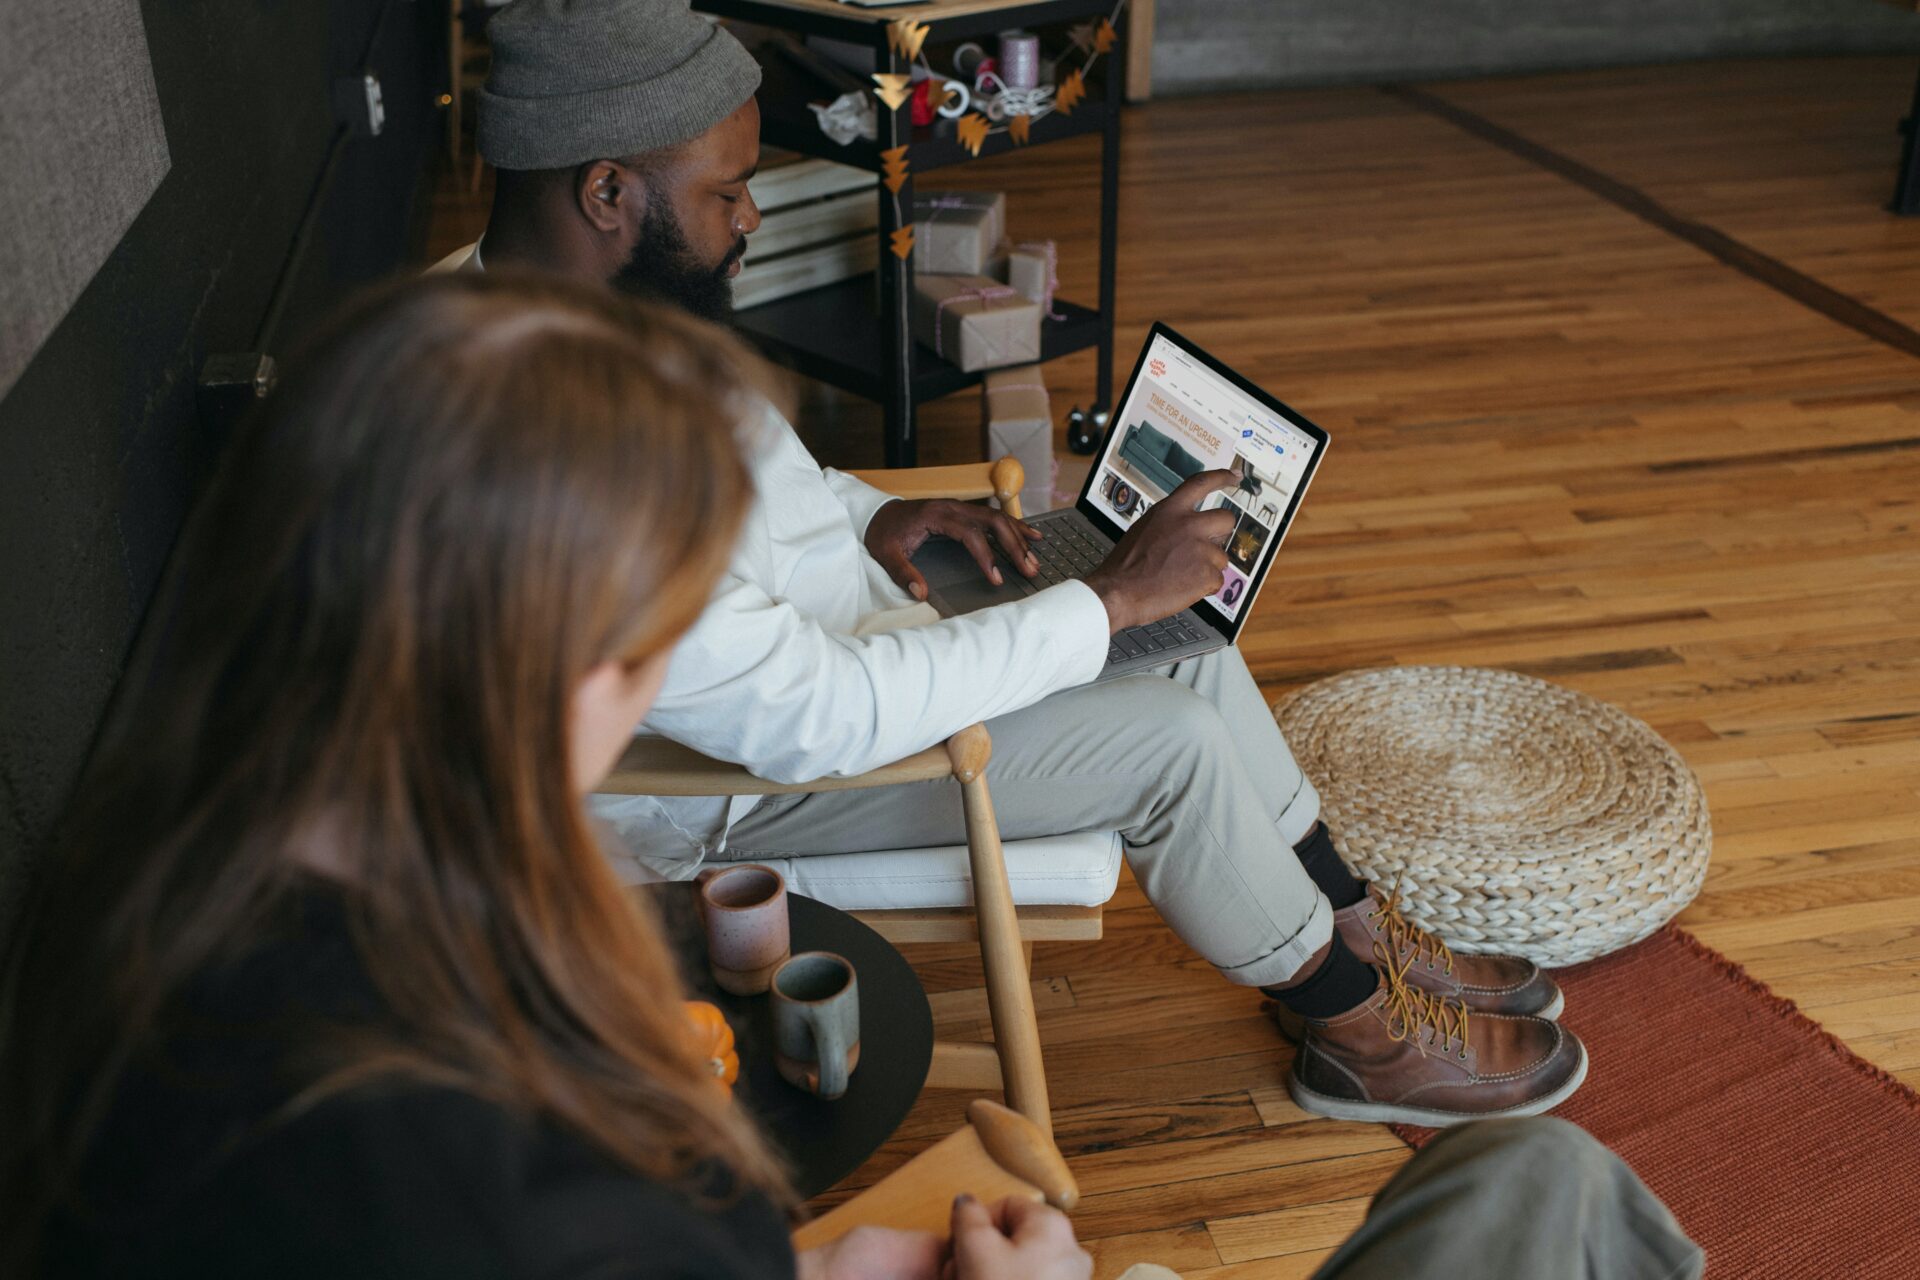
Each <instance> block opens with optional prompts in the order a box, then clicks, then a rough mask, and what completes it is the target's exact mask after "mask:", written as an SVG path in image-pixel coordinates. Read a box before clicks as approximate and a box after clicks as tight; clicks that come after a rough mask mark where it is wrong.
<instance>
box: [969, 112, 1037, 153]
mask: <svg viewBox="0 0 1920 1280" xmlns="http://www.w3.org/2000/svg"><path fill="white" fill-rule="evenodd" d="M1032 125H1033V117H1032V116H1015V117H1013V118H1012V119H1011V120H1009V121H1007V136H1008V137H1009V138H1012V139H1013V144H1014V145H1015V146H1017V147H1024V146H1026V145H1027V130H1028V129H1029V128H1031V127H1032ZM974 154H975V155H978V154H979V152H978V150H976V151H975V152H974Z"/></svg>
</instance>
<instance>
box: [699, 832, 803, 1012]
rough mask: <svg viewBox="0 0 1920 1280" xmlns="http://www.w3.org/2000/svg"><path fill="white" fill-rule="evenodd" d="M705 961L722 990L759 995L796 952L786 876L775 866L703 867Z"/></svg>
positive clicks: (702, 911) (701, 876)
mask: <svg viewBox="0 0 1920 1280" xmlns="http://www.w3.org/2000/svg"><path fill="white" fill-rule="evenodd" d="M700 918H701V920H702V921H703V922H704V923H705V925H706V927H707V967H708V968H709V969H710V970H712V972H713V980H714V981H715V982H716V983H718V984H719V986H720V989H721V990H722V991H729V992H732V993H733V994H734V995H736V996H757V995H759V994H761V993H762V992H764V991H765V990H766V989H767V984H768V983H769V982H771V981H772V980H773V971H774V970H775V969H778V968H779V967H780V966H781V965H782V964H784V963H785V962H786V959H787V957H788V956H790V955H792V954H793V942H792V935H791V930H790V926H789V924H788V922H787V882H786V881H785V880H784V879H782V878H781V875H780V873H779V872H778V871H775V870H774V869H773V868H772V867H759V866H754V865H752V864H748V865H745V866H738V867H710V868H708V869H707V870H705V871H702V872H701V873H700Z"/></svg>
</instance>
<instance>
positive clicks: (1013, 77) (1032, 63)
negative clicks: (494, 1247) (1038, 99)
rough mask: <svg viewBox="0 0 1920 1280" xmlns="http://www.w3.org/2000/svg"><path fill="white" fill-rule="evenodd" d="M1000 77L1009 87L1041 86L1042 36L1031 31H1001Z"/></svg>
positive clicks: (1028, 87)
mask: <svg viewBox="0 0 1920 1280" xmlns="http://www.w3.org/2000/svg"><path fill="white" fill-rule="evenodd" d="M1000 79H1001V80H1003V81H1005V82H1006V86H1007V88H1009V89H1036V88H1038V87H1039V86H1040V37H1039V36H1037V35H1034V34H1033V33H1032V32H1031V31H1002V32H1001V33H1000Z"/></svg>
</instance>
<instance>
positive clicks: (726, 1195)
mask: <svg viewBox="0 0 1920 1280" xmlns="http://www.w3.org/2000/svg"><path fill="white" fill-rule="evenodd" d="M753 368H754V367H753V365H752V362H751V361H749V360H748V359H746V358H745V357H744V356H743V355H742V354H741V353H740V352H739V350H738V349H737V348H736V346H735V345H734V343H733V342H732V341H731V340H729V339H727V338H726V337H725V336H724V335H723V334H721V333H720V332H719V331H718V330H715V329H712V328H709V327H708V326H705V325H703V324H700V323H699V322H697V321H693V320H690V319H687V318H684V317H681V316H677V315H675V314H672V313H670V312H668V311H665V310H658V309H649V308H645V307H642V306H640V305H638V304H634V303H631V302H626V301H621V300H618V299H616V298H614V297H612V296H610V295H604V294H601V293H598V292H589V291H583V290H579V289H576V288H573V287H569V286H562V285H558V284H553V283H544V282H535V281H532V280H514V279H510V278H500V277H453V276H449V277H443V278H441V279H438V280H435V281H432V282H430V283H425V284H410V285H407V286H404V287H399V288H392V289H388V290H386V291H383V292H380V293H377V294H374V295H372V296H370V297H368V298H367V299H365V300H363V301H361V302H360V303H358V304H357V305H356V306H354V307H353V308H352V309H350V310H349V311H348V312H347V313H346V314H345V315H343V316H342V317H341V318H340V319H339V320H338V321H337V322H336V324H335V325H334V326H333V327H332V328H331V329H329V330H328V332H327V333H326V334H325V335H324V336H322V337H321V338H320V339H319V340H318V341H317V343H316V344H315V345H313V346H312V347H311V348H310V350H309V351H308V353H307V355H306V357H305V358H304V359H303V360H297V361H295V362H292V363H291V365H290V368H289V373H288V375H287V377H286V378H285V379H284V381H283V383H282V385H281V386H280V387H279V389H278V390H277V391H275V392H274V394H273V395H272V396H271V398H270V399H269V400H268V402H267V403H266V405H265V406H264V409H263V411H262V412H261V413H260V414H259V416H258V417H257V418H256V419H255V420H253V421H252V422H250V423H249V424H248V426H247V427H246V428H245V429H244V430H243V432H242V434H241V435H240V436H239V437H238V438H237V439H236V441H235V443H234V445H233V447H232V448H231V449H230V451H229V456H228V457H227V458H226V460H225V462H224V464H223V466H222V468H221V470H220V473H219V475H218V476H217V478H216V479H215V481H214V483H213V485H212V487H211V489H210V491H209V492H208V493H207V495H206V496H205V498H204V500H203V501H202V503H201V505H200V507H199V508H198V510H197V511H196V513H195V516H194V518H193V519H192V521H191V522H190V524H189V526H188V529H187V531H186V532H185V534H184V535H183V538H182V542H181V544H180V545H179V547H178V548H177V549H176V552H175V556H174V559H173V562H172V567H171V569H170V571H169V575H168V581H167V583H166V585H165V586H164V588H163V590H162V592H161V594H160V596H159V597H158V599H157V601H156V604H155V606H154V608H155V612H154V614H153V616H152V617H151V618H150V620H149V625H148V629H147V630H148V636H147V638H146V640H145V642H144V643H143V646H142V649H143V653H142V657H141V659H140V661H139V662H138V663H137V664H136V669H135V670H134V671H133V672H131V673H130V674H129V676H128V678H127V682H126V685H125V686H124V688H123V692H122V695H121V698H120V701H119V705H118V706H117V707H116V709H115V712H114V714H113V715H112V717H111V718H110V722H109V725H108V727H107V729H106V730H105V731H104V733H103V736H102V739H101V742H100V744H99V747H98V750H97V751H96V753H95V764H94V767H93V768H92V770H91V772H90V775H89V777H88V779H87V781H86V782H85V783H84V784H83V785H82V787H81V789H80V791H79V792H78V799H77V801H76V804H75V813H74V815H73V817H72V818H71V820H70V822H69V824H68V829H67V831H66V835H65V838H64V839H63V841H62V843H61V846H60V847H59V848H58V849H56V850H55V851H54V852H53V854H52V855H51V856H50V857H49V859H48V861H47V863H46V865H45V867H44V869H43V873H42V876H41V880H40V884H39V885H38V889H37V893H36V901H35V904H34V906H33V909H32V914H31V916H30V919H29V921H28V923H27V926H26V928H25V930H24V931H23V933H22V934H21V935H20V936H19V938H18V939H16V944H15V946H14V947H13V948H12V950H11V952H10V954H9V959H8V964H7V969H6V986H5V989H4V1000H5V1005H4V1012H5V1016H6V1022H7V1025H6V1039H5V1045H4V1048H5V1060H4V1069H3V1070H0V1273H4V1274H7V1275H21V1274H46V1275H104V1274H111V1275H141V1276H160V1275H167V1276H173V1275H180V1276H186V1275H191V1276H196V1277H208V1276H226V1275H242V1274H244V1275H248V1276H275V1277H284V1276H306V1275H353V1276H377V1275H395V1276H398V1275H407V1276H421V1275H459V1276H522V1275H526V1276H532V1275H539V1276H556V1277H557V1276H589V1275H590V1276H595V1277H611V1276H701V1277H731V1276H743V1277H744V1276H754V1277H759V1276H787V1275H792V1274H794V1271H795V1267H796V1262H795V1259H794V1256H793V1254H792V1252H791V1249H790V1247H789V1245H788V1241H787V1235H786V1231H787V1222H786V1219H785V1216H784V1214H783V1213H782V1210H784V1209H790V1208H791V1207H792V1196H791V1194H790V1192H789V1191H788V1190H787V1188H786V1186H785V1184H784V1182H783V1180H782V1175H781V1172H780V1170H779V1168H778V1166H777V1164H776V1162H775V1160H774V1159H773V1158H772V1156H771V1155H770V1154H769V1152H768V1150H767V1148H766V1147H765V1146H764V1145H763V1143H762V1141H761V1139H760V1138H759V1137H758V1136H757V1135H756V1134H755V1132H754V1131H753V1130H752V1128H751V1127H750V1125H749V1124H748V1122H747V1121H746V1120H745V1119H744V1118H743V1116H742V1115H741V1113H740V1112H739V1111H738V1110H736V1109H735V1108H734V1107H733V1106H732V1105H731V1103H730V1102H729V1100H728V1098H727V1097H726V1095H725V1094H724V1092H723V1091H721V1090H719V1089H716V1088H715V1087H714V1086H713V1082H712V1080H711V1078H710V1077H709V1076H708V1075H707V1073H706V1068H705V1065H704V1063H703V1061H702V1060H701V1057H700V1054H699V1052H698V1051H697V1049H696V1048H695V1046H694V1043H693V1040H692V1037H691V1036H690V1035H689V1034H688V1030H687V1025H686V1022H685V1013H684V1010H683V1008H682V1000H683V999H684V992H683V991H682V990H681V989H680V984H679V981H678V978H677V975H676V971H675V966H674V960H673V957H672V956H671V955H670V954H669V953H668V951H667V950H666V948H665V947H664V945H663V943H662V941H661V938H660V934H659V932H658V930H657V928H656V926H655V924H654V922H653V920H652V918H651V917H650V915H649V914H648V913H647V911H646V910H645V909H644V907H642V906H639V905H636V904H635V903H634V902H633V901H632V900H631V898H630V897H629V896H628V895H627V894H626V893H625V892H624V891H623V889H622V887H621V885H620V884H619V883H618V881H617V879H616V878H615V876H614V875H613V874H612V871H611V869H610V867H609V865H608V864H607V862H606V861H605V859H604V858H603V856H602V854H601V852H600V850H599V849H598V848H597V847H596V844H595V840H594V836H593V833H592V831H591V830H590V828H589V826H588V824H587V821H586V819H585V816H584V813H583V808H582V800H583V796H584V794H585V793H586V792H587V791H588V790H589V789H591V787H592V786H593V785H594V783H595V782H597V781H598V780H599V778H600V777H602V776H603V775H604V774H605V772H606V770H607V769H608V768H609V767H611V765H612V763H613V761H614V760H615V759H616V758H617V757H618V755H619V752H620V749H621V747H622V745H623V744H624V742H625V741H626V740H627V738H628V736H629V735H630V734H631V732H632V730H633V726H634V725H636V724H637V723H639V721H640V719H641V717H642V715H643V714H644V713H645V711H646V709H647V707H648V705H649V704H650V702H651V700H652V698H653V696H654V693H655V692H656V690H657V689H658V687H659V684H660V681H661V679H662V677H663V675H664V672H665V667H666V663H667V660H668V657H669V655H670V653H671V649H672V646H673V643H674V641H675V640H676V638H677V637H678V636H679V635H680V634H681V632H683V631H684V630H685V629H686V627H687V626H688V625H689V624H690V623H691V622H692V621H693V620H694V618H695V617H696V616H697V615H698V614H699V612H700V609H701V607H702V606H703V605H704V603H705V602H706V599H707V596H708V594H709V592H710V590H711V588H712V586H713V583H714V581H715V579H716V577H717V575H718V574H719V572H720V571H721V569H722V567H723V565H724V564H725V562H726V559H727V557H728V554H729V551H730V548H731V544H732V541H733V537H734V534H735V532H736V530H737V528H738V526H739V523H740V520H741V517H742V514H743V512H744V510H745V509H746V507H747V505H748V503H749V502H750V500H751V494H750V492H749V485H748V480H747V473H746V470H745V468H744V467H743V465H742V462H741V459H740V457H739V455H738V445H737V442H736V439H735V433H734V430H733V427H734V425H735V424H739V423H742V422H744V421H746V420H747V419H748V417H749V416H750V415H753V414H755V413H758V412H760V409H759V407H758V405H759V401H758V400H757V398H756V397H757V395H758V392H757V390H756V387H757V384H756V380H755V374H754V372H753ZM1009 1212H1012V1213H1014V1215H1015V1217H1017V1219H1018V1220H1015V1219H1014V1218H1010V1217H1009V1216H1007V1215H1008V1213H1009ZM956 1222H957V1227H958V1233H957V1235H956V1238H955V1245H954V1250H955V1253H954V1255H953V1256H952V1257H949V1256H947V1255H946V1254H944V1253H943V1252H942V1248H941V1247H940V1246H937V1245H936V1244H935V1243H934V1242H933V1240H932V1239H931V1238H930V1237H923V1236H915V1235H909V1234H906V1233H887V1232H878V1233H874V1232H869V1233H865V1234H862V1235H859V1236H856V1237H849V1238H848V1242H847V1244H846V1245H844V1246H843V1247H841V1248H840V1249H838V1250H837V1251H834V1252H821V1253H818V1254H815V1255H810V1256H806V1257H803V1258H801V1259H800V1260H799V1264H798V1266H799V1272H800V1274H801V1275H803V1276H806V1275H817V1276H833V1277H841V1276H845V1277H853V1276H866V1275H888V1276H916V1275H925V1276H929V1277H931V1276H934V1275H936V1274H938V1272H939V1270H940V1269H941V1268H942V1267H944V1266H948V1265H951V1264H952V1263H953V1262H954V1261H955V1260H957V1263H958V1266H957V1270H958V1273H959V1274H960V1275H961V1276H963V1277H989V1276H1001V1275H1007V1276H1011V1275H1022V1276H1052V1275H1062V1276H1066V1275H1084V1274H1085V1271H1086V1267H1085V1255H1084V1254H1083V1253H1081V1252H1080V1251H1079V1249H1078V1247H1077V1246H1076V1245H1074V1244H1073V1240H1072V1233H1071V1229H1070V1228H1068V1227H1067V1226H1066V1224H1065V1220H1064V1219H1059V1218H1058V1215H1052V1216H1047V1215H1046V1214H1036V1213H1029V1212H1028V1211H1024V1210H1020V1211H1008V1210H1004V1209H1003V1210H1002V1212H1001V1215H1000V1218H999V1221H998V1222H995V1221H993V1220H991V1219H990V1217H989V1214H988V1212H987V1211H986V1210H985V1209H984V1208H983V1207H980V1206H976V1205H965V1206H962V1208H961V1210H959V1211H957V1212H956Z"/></svg>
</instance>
